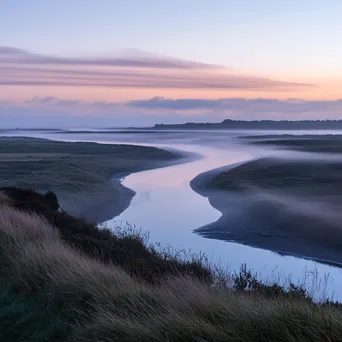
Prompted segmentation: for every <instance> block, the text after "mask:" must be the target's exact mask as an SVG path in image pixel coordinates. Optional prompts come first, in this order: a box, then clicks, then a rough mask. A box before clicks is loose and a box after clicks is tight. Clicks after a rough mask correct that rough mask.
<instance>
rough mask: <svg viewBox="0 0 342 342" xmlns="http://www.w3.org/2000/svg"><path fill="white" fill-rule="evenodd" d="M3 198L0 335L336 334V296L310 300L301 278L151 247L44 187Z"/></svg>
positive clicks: (188, 337) (213, 337) (236, 337)
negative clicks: (86, 217) (71, 209)
mask: <svg viewBox="0 0 342 342" xmlns="http://www.w3.org/2000/svg"><path fill="white" fill-rule="evenodd" d="M6 201H7V202H6ZM1 203H2V205H0V260H1V266H2V267H1V268H0V340H1V341H2V340H3V341H8V340H9V341H38V342H39V341H89V342H90V341H149V342H159V341H170V342H178V341H201V342H204V341H208V342H209V341H213V342H214V341H222V342H223V341H340V340H341V338H342V323H341V322H342V311H341V309H340V306H339V304H338V303H330V302H324V303H314V302H313V301H312V299H311V298H310V296H309V295H308V293H307V292H306V291H305V289H304V288H303V287H301V286H298V287H297V286H295V285H294V284H290V285H289V287H284V286H282V285H280V284H276V283H269V284H268V283H263V282H261V281H260V280H258V279H257V277H256V276H255V275H253V274H252V273H251V272H250V271H249V270H248V269H247V267H246V266H245V265H243V266H242V268H241V271H240V272H239V273H238V274H235V275H227V274H226V275H225V274H223V273H221V275H219V274H218V273H217V271H216V270H215V268H214V267H212V266H210V265H208V264H207V263H206V262H205V259H203V258H197V257H194V258H192V259H191V260H190V261H187V262H186V261H182V260H180V259H179V258H177V257H175V256H174V255H170V254H168V253H167V252H157V251H156V250H155V249H154V248H153V247H148V246H146V244H144V240H143V239H142V237H141V236H140V235H137V234H131V233H128V234H124V235H116V234H115V233H112V232H111V231H109V230H108V229H100V228H98V227H96V225H94V224H91V223H87V222H85V221H83V220H80V219H77V218H74V217H72V216H70V215H68V214H67V213H66V212H63V211H61V210H60V209H58V207H59V203H58V199H57V197H56V196H55V195H54V194H53V193H51V192H49V193H46V194H40V193H36V192H34V191H33V190H27V189H20V188H13V187H11V188H4V189H3V190H2V202H1ZM6 203H7V204H6ZM8 205H10V207H9V206H8ZM17 210H20V211H21V212H20V211H17ZM37 214H38V215H39V216H41V217H42V218H40V217H38V216H37ZM49 222H50V223H52V225H50V224H49ZM53 227H55V228H53Z"/></svg>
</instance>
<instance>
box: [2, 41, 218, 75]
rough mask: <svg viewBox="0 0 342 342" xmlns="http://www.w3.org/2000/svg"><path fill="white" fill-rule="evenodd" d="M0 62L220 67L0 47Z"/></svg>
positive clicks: (150, 57)
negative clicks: (42, 52) (47, 53)
mask: <svg viewBox="0 0 342 342" xmlns="http://www.w3.org/2000/svg"><path fill="white" fill-rule="evenodd" d="M0 62H1V63H9V64H26V65H59V66H62V65H63V66H75V65H76V66H114V67H115V66H117V67H134V68H157V69H158V68H160V69H163V68H166V69H185V70H186V69H190V70H191V69H199V68H201V69H213V68H215V69H217V68H222V67H220V66H218V65H213V64H206V63H199V62H193V61H184V60H180V59H176V58H169V57H163V56H154V55H153V54H146V53H139V52H138V51H136V52H134V53H133V52H131V53H130V55H129V56H121V57H96V58H91V57H88V58H86V57H83V58H77V57H62V56H49V55H43V54H38V53H31V52H28V51H25V50H21V49H17V48H13V47H6V46H3V47H1V46H0Z"/></svg>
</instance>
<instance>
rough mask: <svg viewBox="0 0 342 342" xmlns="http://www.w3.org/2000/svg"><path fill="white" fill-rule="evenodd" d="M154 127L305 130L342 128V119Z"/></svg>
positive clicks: (163, 126)
mask: <svg viewBox="0 0 342 342" xmlns="http://www.w3.org/2000/svg"><path fill="white" fill-rule="evenodd" d="M153 128H154V129H255V130H256V129H274V130H305V129H328V130H332V129H341V128H342V120H300V121H288V120H281V121H272V120H254V121H244V120H230V119H225V120H223V121H222V122H219V123H210V122H204V123H196V122H187V123H185V124H156V125H154V127H153Z"/></svg>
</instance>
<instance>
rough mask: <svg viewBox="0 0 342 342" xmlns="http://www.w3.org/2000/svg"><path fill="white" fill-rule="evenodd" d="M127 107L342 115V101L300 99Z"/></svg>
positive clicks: (157, 100) (153, 102) (155, 101)
mask: <svg viewBox="0 0 342 342" xmlns="http://www.w3.org/2000/svg"><path fill="white" fill-rule="evenodd" d="M127 106H129V107H133V108H140V109H147V110H176V111H186V110H198V111H208V110H209V111H214V110H215V111H217V110H221V111H227V110H229V111H233V112H235V111H238V112H240V113H242V112H243V113H257V114H262V113H298V114H300V113H306V112H312V111H315V112H322V113H324V112H325V111H331V110H339V111H341V115H342V100H332V101H319V100H315V101H306V100H298V99H288V100H279V99H263V98H257V99H246V98H222V99H213V100H211V99H168V98H164V97H154V98H152V99H149V100H135V101H130V102H128V103H127Z"/></svg>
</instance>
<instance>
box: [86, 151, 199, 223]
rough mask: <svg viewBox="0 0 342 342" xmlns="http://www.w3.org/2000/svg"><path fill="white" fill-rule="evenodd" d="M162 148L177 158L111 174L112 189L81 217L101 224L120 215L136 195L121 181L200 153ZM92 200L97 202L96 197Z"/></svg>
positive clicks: (183, 160) (196, 156)
mask: <svg viewBox="0 0 342 342" xmlns="http://www.w3.org/2000/svg"><path fill="white" fill-rule="evenodd" d="M132 146H136V145H132ZM157 148H158V147H157ZM164 149H165V150H167V151H169V152H172V153H175V156H177V157H178V158H176V159H174V160H169V161H163V162H158V161H156V162H154V163H152V164H153V165H152V164H150V165H149V166H148V167H141V168H137V169H135V170H132V171H131V172H125V173H118V174H114V175H112V177H111V179H110V183H111V186H112V188H111V190H112V191H110V192H109V193H107V194H106V195H107V196H106V195H105V194H102V196H103V198H102V199H101V203H98V204H97V205H92V206H91V209H90V212H89V211H88V210H86V209H85V212H84V213H82V214H81V217H83V218H85V219H87V220H90V221H95V223H97V224H102V223H105V222H106V221H108V220H111V219H113V218H115V217H117V216H119V215H121V214H122V213H123V212H124V211H125V210H126V209H127V208H128V207H129V206H130V204H131V202H132V200H133V198H134V196H135V195H136V192H135V191H134V190H132V189H130V188H128V187H126V186H124V185H123V184H122V181H123V180H124V179H125V178H126V177H128V176H130V175H132V174H135V173H138V172H144V171H150V170H156V169H161V168H165V167H169V166H173V165H180V164H185V163H189V162H192V161H195V160H197V159H200V158H201V155H199V154H197V153H192V152H186V151H182V150H177V149H172V148H170V149H168V148H164ZM111 192H113V193H111ZM88 195H89V194H88ZM94 201H95V202H97V200H96V199H95V200H94Z"/></svg>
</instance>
